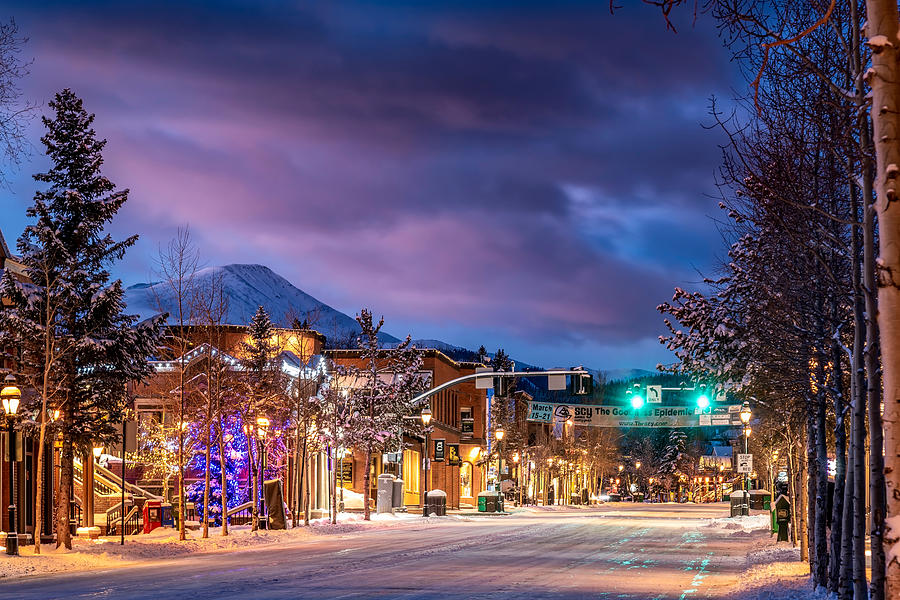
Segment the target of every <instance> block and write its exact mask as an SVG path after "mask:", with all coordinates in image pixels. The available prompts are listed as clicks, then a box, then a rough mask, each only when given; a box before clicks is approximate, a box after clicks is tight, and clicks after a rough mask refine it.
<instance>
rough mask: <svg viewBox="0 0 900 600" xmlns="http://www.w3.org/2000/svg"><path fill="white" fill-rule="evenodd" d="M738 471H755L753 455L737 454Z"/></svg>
mask: <svg viewBox="0 0 900 600" xmlns="http://www.w3.org/2000/svg"><path fill="white" fill-rule="evenodd" d="M737 472H738V473H748V474H749V473H752V472H753V455H752V454H738V455H737Z"/></svg>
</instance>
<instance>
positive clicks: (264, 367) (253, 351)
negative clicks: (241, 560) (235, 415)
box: [240, 306, 287, 530]
mask: <svg viewBox="0 0 900 600" xmlns="http://www.w3.org/2000/svg"><path fill="white" fill-rule="evenodd" d="M248 333H249V339H248V341H247V342H244V344H243V350H244V359H243V363H244V371H245V373H244V376H245V383H246V386H247V391H248V401H247V402H244V403H243V405H242V406H241V407H240V416H241V419H242V420H243V422H244V423H245V424H246V426H247V431H248V433H249V438H250V439H249V441H248V444H247V457H248V461H249V465H250V477H249V483H250V487H251V494H250V496H251V499H252V501H253V509H252V510H253V529H254V530H255V529H257V527H258V526H259V521H258V519H259V505H260V497H261V495H260V486H261V485H262V478H263V477H264V476H265V474H264V473H263V472H262V463H263V460H262V459H263V456H262V453H263V452H265V450H266V449H265V440H264V439H263V438H262V436H261V435H259V434H260V433H261V432H260V428H259V427H258V423H259V421H258V420H257V419H263V418H265V419H269V422H272V421H282V420H284V419H285V415H284V412H285V410H284V409H285V406H284V402H283V400H284V399H285V392H286V390H287V386H286V385H285V382H284V381H283V378H282V372H281V369H280V368H279V366H278V363H277V360H276V358H277V348H276V347H275V344H274V342H273V340H272V338H273V335H274V327H273V325H272V321H271V319H270V318H269V313H267V312H266V309H265V308H263V307H262V306H260V307H259V308H258V309H257V311H256V314H254V315H253V319H252V320H251V321H250V326H249V332H248Z"/></svg>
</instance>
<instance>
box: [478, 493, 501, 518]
mask: <svg viewBox="0 0 900 600" xmlns="http://www.w3.org/2000/svg"><path fill="white" fill-rule="evenodd" d="M499 504H500V494H499V493H498V492H495V491H492V490H486V491H484V492H481V493H480V494H478V512H487V513H493V512H498V511H499V509H498V506H499Z"/></svg>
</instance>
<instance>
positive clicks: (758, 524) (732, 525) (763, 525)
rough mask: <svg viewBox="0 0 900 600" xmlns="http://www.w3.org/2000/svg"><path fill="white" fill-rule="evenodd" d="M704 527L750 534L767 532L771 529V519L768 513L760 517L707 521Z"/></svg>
mask: <svg viewBox="0 0 900 600" xmlns="http://www.w3.org/2000/svg"><path fill="white" fill-rule="evenodd" d="M704 527H712V528H715V529H725V530H732V531H735V532H741V533H750V532H752V531H759V530H769V529H771V527H772V517H771V516H770V515H769V513H768V512H766V513H763V514H760V515H750V516H747V517H743V516H741V517H724V518H721V519H707V523H706V525H704Z"/></svg>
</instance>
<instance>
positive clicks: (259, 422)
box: [256, 417, 269, 529]
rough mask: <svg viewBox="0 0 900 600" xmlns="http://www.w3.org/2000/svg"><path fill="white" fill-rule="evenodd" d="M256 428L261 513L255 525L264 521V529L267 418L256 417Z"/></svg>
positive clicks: (265, 515)
mask: <svg viewBox="0 0 900 600" xmlns="http://www.w3.org/2000/svg"><path fill="white" fill-rule="evenodd" d="M256 429H257V431H258V432H259V437H260V442H261V443H260V448H259V479H258V480H257V485H258V486H259V485H261V486H262V492H263V493H262V495H261V497H260V499H259V500H260V508H261V509H262V510H261V513H262V515H261V516H259V517H258V518H257V522H256V523H257V527H260V524H262V523H265V524H266V529H268V525H269V514H268V510H266V508H267V507H266V500H265V494H266V491H265V490H266V484H265V481H266V462H267V461H266V455H267V449H266V433H268V431H269V419H268V418H266V417H256Z"/></svg>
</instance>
